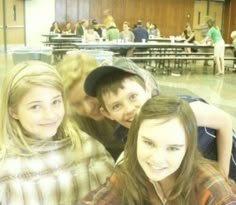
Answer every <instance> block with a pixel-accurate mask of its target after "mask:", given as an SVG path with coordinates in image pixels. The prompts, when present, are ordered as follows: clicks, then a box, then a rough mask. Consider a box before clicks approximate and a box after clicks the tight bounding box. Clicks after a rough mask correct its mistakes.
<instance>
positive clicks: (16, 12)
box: [0, 0, 25, 52]
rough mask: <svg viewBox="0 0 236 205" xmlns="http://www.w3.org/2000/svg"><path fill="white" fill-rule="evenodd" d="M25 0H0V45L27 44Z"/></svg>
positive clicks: (9, 46)
mask: <svg viewBox="0 0 236 205" xmlns="http://www.w3.org/2000/svg"><path fill="white" fill-rule="evenodd" d="M24 8H25V7H24V0H0V9H1V11H2V12H1V13H0V47H1V48H4V50H5V51H6V52H7V51H8V50H9V49H10V48H11V47H13V46H19V45H24V44H25V28H24V13H25V11H24Z"/></svg>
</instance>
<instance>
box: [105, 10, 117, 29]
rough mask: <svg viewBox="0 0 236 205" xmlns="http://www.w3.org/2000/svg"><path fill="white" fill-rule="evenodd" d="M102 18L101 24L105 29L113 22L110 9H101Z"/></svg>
mask: <svg viewBox="0 0 236 205" xmlns="http://www.w3.org/2000/svg"><path fill="white" fill-rule="evenodd" d="M103 15H104V19H103V25H104V27H105V28H106V29H107V28H108V27H109V26H110V25H111V23H115V20H114V18H113V16H112V15H111V10H110V9H106V10H104V11H103Z"/></svg>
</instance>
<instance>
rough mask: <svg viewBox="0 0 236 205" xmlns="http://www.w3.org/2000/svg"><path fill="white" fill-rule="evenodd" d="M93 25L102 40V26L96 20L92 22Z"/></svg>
mask: <svg viewBox="0 0 236 205" xmlns="http://www.w3.org/2000/svg"><path fill="white" fill-rule="evenodd" d="M92 25H93V26H94V30H95V31H96V32H97V33H98V35H99V37H100V38H102V37H103V36H102V28H101V25H100V24H98V22H97V20H96V19H93V20H92Z"/></svg>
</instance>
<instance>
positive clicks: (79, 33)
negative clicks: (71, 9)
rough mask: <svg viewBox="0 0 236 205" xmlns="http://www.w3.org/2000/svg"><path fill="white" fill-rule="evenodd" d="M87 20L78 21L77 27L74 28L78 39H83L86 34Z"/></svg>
mask: <svg viewBox="0 0 236 205" xmlns="http://www.w3.org/2000/svg"><path fill="white" fill-rule="evenodd" d="M87 27H88V20H86V19H83V20H81V21H79V25H78V27H77V28H76V31H75V34H76V35H77V36H79V37H83V36H84V35H85V34H86V32H87Z"/></svg>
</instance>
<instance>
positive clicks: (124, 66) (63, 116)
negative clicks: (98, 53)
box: [0, 10, 236, 205]
mask: <svg viewBox="0 0 236 205" xmlns="http://www.w3.org/2000/svg"><path fill="white" fill-rule="evenodd" d="M104 16H105V18H104V25H106V26H105V27H106V29H107V32H106V33H108V34H109V38H111V39H113V38H115V37H116V36H122V39H124V40H128V41H137V40H141V41H142V39H143V38H144V37H141V34H144V35H146V36H148V35H150V33H149V32H150V31H149V32H148V30H147V29H146V28H144V26H143V25H142V21H138V22H137V26H136V28H134V29H133V30H132V31H131V29H130V25H129V23H128V22H124V24H123V31H122V32H120V31H119V29H118V28H117V27H116V24H115V23H114V19H113V17H112V16H111V15H110V12H109V10H108V11H104ZM92 23H93V24H94V25H97V24H98V23H97V21H96V20H93V22H92ZM79 25H80V26H81V27H80V28H79V27H78V29H76V33H78V35H85V34H86V33H89V34H90V38H91V39H92V32H91V31H88V30H90V29H92V27H90V25H89V24H88V21H83V23H82V22H81V24H79ZM53 26H54V27H53V28H52V29H51V31H52V32H63V31H62V30H61V29H60V28H59V26H58V25H57V23H56V22H54V23H53ZM188 26H189V25H188ZM208 26H209V28H210V29H209V32H208V33H207V38H211V34H212V32H218V30H217V29H216V28H215V27H214V25H213V24H212V22H210V21H209V22H208ZM212 27H214V28H212ZM94 28H95V27H94ZM151 28H152V29H155V26H151ZM211 28H212V29H211ZM96 29H98V30H99V27H97V28H96ZM215 30H217V31H215ZM71 31H72V28H71V24H68V25H67V26H66V32H71ZM142 31H145V32H142ZM93 32H96V33H97V35H98V36H99V35H100V34H99V32H98V31H93ZM157 32H158V31H155V32H154V30H153V31H152V35H154V33H157ZM191 32H192V31H191V28H189V27H186V32H185V33H186V35H187V36H188V38H187V37H186V41H187V40H188V39H191ZM101 34H102V32H101ZM213 36H214V37H215V35H213ZM218 36H220V35H218ZM214 37H213V40H215V41H216V42H218V40H219V41H220V42H219V44H220V45H219V46H222V41H223V40H222V39H221V38H220V37H219V38H217V39H215V38H214ZM206 40H207V39H206ZM130 49H132V48H130ZM130 49H129V50H127V51H126V54H127V53H128V52H131V51H130ZM215 49H216V55H218V54H219V52H217V51H218V50H217V49H219V48H218V46H215ZM220 57H221V56H219V58H220ZM0 110H1V113H0V133H1V134H0V170H1V171H0V204H1V205H32V204H33V205H48V204H50V205H64V204H65V205H66V204H73V205H93V204H94V205H121V204H122V205H127V204H129V205H130V204H132V205H152V204H153V205H154V204H163V205H195V204H196V205H234V204H235V205H236V184H235V182H236V163H235V161H236V138H235V137H236V136H235V134H234V132H233V129H232V120H231V117H230V115H229V114H227V113H226V112H224V111H223V110H221V109H220V108H217V107H215V106H213V105H211V104H209V103H207V102H206V101H205V100H204V99H202V98H201V97H194V96H189V95H185V94H184V93H183V95H176V96H167V95H165V93H161V91H160V89H159V86H158V82H157V81H156V79H155V78H154V76H152V74H151V73H150V72H149V71H147V70H145V69H143V68H141V67H140V66H139V65H137V64H135V63H134V62H132V61H131V60H129V59H128V58H126V57H118V58H114V59H113V62H112V63H111V64H103V65H101V64H99V63H98V61H97V60H96V58H95V57H93V56H90V55H89V54H87V53H82V52H80V53H78V52H74V53H68V54H66V55H65V56H64V58H63V59H62V60H61V61H60V62H59V63H57V64H56V65H55V66H52V65H49V64H46V63H42V62H40V61H25V62H21V63H19V64H17V65H15V66H14V67H13V68H12V69H10V71H9V73H8V74H7V75H6V77H5V78H4V82H3V84H2V87H1V101H0Z"/></svg>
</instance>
